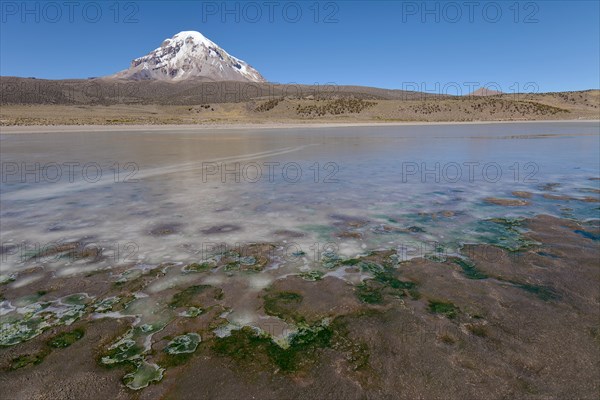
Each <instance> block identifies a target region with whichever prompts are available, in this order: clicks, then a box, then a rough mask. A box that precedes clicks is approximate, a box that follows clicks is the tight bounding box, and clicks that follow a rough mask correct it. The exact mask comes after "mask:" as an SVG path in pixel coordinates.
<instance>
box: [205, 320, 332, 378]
mask: <svg viewBox="0 0 600 400" xmlns="http://www.w3.org/2000/svg"><path fill="white" fill-rule="evenodd" d="M332 336H333V331H332V329H331V328H330V327H329V326H328V323H326V322H322V323H320V324H316V325H313V326H307V325H303V326H301V327H300V328H299V329H298V331H297V332H295V333H294V334H292V335H291V337H290V338H289V340H288V343H289V345H288V346H287V347H286V348H283V347H281V346H280V345H278V344H277V343H275V342H274V341H273V340H272V339H271V338H270V337H269V336H268V335H266V334H264V333H258V332H256V331H255V330H254V329H252V328H250V327H243V328H241V329H239V330H235V331H232V332H231V335H230V336H226V337H222V338H216V339H215V342H214V344H213V346H212V350H213V351H214V352H215V353H217V354H219V355H223V356H228V357H230V358H232V359H233V360H235V361H237V362H241V363H246V364H248V363H255V364H256V365H257V366H264V365H265V362H269V363H270V364H271V365H273V366H274V367H275V368H277V369H278V370H281V371H282V372H288V373H289V372H294V371H298V370H299V369H302V368H303V367H304V366H305V365H307V364H309V363H313V362H314V361H315V360H316V356H317V354H318V351H319V350H320V349H322V348H327V347H331V339H332Z"/></svg>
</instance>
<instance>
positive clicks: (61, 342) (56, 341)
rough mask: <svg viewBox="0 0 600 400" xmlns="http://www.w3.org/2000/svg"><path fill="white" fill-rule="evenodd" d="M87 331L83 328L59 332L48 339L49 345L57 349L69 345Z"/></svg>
mask: <svg viewBox="0 0 600 400" xmlns="http://www.w3.org/2000/svg"><path fill="white" fill-rule="evenodd" d="M84 334H85V331H84V330H83V329H80V328H78V329H73V330H72V331H70V332H63V333H59V334H58V335H56V336H54V337H53V338H52V339H50V340H49V341H48V346H50V347H54V348H57V349H62V348H65V347H69V346H70V345H72V344H73V343H75V342H76V341H78V340H79V339H81V338H82V337H83V335H84Z"/></svg>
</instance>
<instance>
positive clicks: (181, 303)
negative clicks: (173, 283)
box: [169, 285, 212, 308]
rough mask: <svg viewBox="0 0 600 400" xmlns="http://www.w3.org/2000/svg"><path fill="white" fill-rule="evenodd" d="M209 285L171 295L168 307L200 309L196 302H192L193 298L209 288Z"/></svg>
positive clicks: (197, 286) (191, 287)
mask: <svg viewBox="0 0 600 400" xmlns="http://www.w3.org/2000/svg"><path fill="white" fill-rule="evenodd" d="M211 287H212V286H210V285H195V286H190V287H188V288H186V289H184V290H182V291H181V292H179V293H176V294H174V295H173V298H172V299H171V302H170V303H169V306H171V307H173V308H177V307H201V306H202V305H201V304H199V303H198V302H197V301H194V298H195V297H196V296H197V295H199V294H200V293H202V292H204V291H205V290H207V289H209V288H211Z"/></svg>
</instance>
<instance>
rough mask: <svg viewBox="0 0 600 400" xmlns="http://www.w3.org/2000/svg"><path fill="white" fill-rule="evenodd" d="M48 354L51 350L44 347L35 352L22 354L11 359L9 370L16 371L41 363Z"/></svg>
mask: <svg viewBox="0 0 600 400" xmlns="http://www.w3.org/2000/svg"><path fill="white" fill-rule="evenodd" d="M48 354H50V351H49V350H48V349H43V350H40V351H38V352H37V353H35V354H23V355H20V356H18V357H15V358H13V359H12V360H11V361H10V366H9V367H8V370H9V371H14V370H17V369H21V368H25V367H28V366H30V365H38V364H41V363H42V361H44V359H45V358H46V356H47V355H48Z"/></svg>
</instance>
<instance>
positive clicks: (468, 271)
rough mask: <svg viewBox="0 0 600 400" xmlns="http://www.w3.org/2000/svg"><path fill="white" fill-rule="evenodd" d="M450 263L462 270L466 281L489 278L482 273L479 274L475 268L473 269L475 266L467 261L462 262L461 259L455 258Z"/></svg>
mask: <svg viewBox="0 0 600 400" xmlns="http://www.w3.org/2000/svg"><path fill="white" fill-rule="evenodd" d="M452 262H453V263H454V264H456V265H458V266H459V267H460V268H462V270H463V274H464V275H465V276H466V277H467V278H468V279H487V278H489V277H488V276H487V275H486V274H484V273H483V272H481V271H479V270H478V269H477V268H475V265H474V264H473V263H471V262H469V261H466V260H463V259H461V258H455V259H453V260H452Z"/></svg>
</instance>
